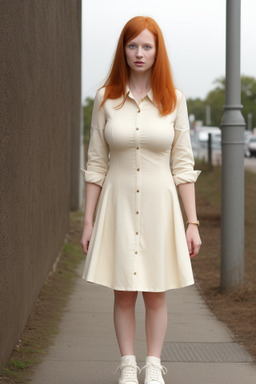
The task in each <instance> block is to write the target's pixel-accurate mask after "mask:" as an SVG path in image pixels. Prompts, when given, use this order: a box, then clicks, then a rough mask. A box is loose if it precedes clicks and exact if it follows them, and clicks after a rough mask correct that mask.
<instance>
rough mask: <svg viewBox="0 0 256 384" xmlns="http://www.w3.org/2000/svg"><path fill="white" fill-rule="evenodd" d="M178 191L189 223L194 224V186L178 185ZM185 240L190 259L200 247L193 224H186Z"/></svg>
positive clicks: (195, 226)
mask: <svg viewBox="0 0 256 384" xmlns="http://www.w3.org/2000/svg"><path fill="white" fill-rule="evenodd" d="M178 191H179V194H180V196H181V200H182V203H183V206H184V210H185V213H186V216H187V220H188V221H189V222H192V223H193V222H196V221H197V215H196V203H195V184H194V183H184V184H179V185H178ZM186 238H187V244H188V250H189V254H190V257H191V258H192V257H194V256H196V255H197V254H198V252H199V249H200V246H201V244H202V242H201V239H200V235H199V231H198V226H197V225H195V224H188V227H187V230H186Z"/></svg>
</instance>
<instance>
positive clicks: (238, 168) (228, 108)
mask: <svg viewBox="0 0 256 384" xmlns="http://www.w3.org/2000/svg"><path fill="white" fill-rule="evenodd" d="M226 5H227V16H226V17H227V20H226V22H227V25H226V105H225V106H224V115H223V118H222V122H221V127H222V219H221V221H222V225H221V288H222V289H223V290H232V289H234V288H236V287H238V286H239V285H241V284H242V283H243V277H244V128H245V122H244V118H243V116H242V113H241V109H242V105H241V77H240V14H241V0H227V3H226Z"/></svg>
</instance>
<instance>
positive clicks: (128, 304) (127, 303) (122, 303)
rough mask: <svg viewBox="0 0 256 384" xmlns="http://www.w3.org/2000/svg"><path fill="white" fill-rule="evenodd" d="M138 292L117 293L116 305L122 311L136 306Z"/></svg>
mask: <svg viewBox="0 0 256 384" xmlns="http://www.w3.org/2000/svg"><path fill="white" fill-rule="evenodd" d="M137 295H138V292H125V291H115V305H117V306H118V307H120V308H122V309H130V308H132V307H134V306H135V303H136V299H137Z"/></svg>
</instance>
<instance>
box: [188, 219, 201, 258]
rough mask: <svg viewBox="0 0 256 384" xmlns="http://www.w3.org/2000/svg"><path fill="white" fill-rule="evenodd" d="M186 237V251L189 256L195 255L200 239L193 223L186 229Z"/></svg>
mask: <svg viewBox="0 0 256 384" xmlns="http://www.w3.org/2000/svg"><path fill="white" fill-rule="evenodd" d="M186 238H187V244H188V251H189V255H190V258H191V259H192V258H193V257H195V256H196V255H197V254H198V253H199V250H200V247H201V245H202V241H201V239H200V235H199V231H198V226H197V225H195V224H189V225H188V227H187V230H186Z"/></svg>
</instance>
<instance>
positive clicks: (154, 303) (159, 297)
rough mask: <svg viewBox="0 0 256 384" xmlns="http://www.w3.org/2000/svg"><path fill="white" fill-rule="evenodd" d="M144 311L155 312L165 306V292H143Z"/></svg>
mask: <svg viewBox="0 0 256 384" xmlns="http://www.w3.org/2000/svg"><path fill="white" fill-rule="evenodd" d="M143 299H144V302H145V307H146V309H150V310H153V311H157V310H158V309H160V308H163V307H165V306H166V301H165V292H143Z"/></svg>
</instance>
